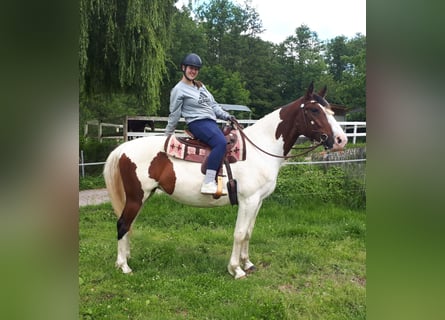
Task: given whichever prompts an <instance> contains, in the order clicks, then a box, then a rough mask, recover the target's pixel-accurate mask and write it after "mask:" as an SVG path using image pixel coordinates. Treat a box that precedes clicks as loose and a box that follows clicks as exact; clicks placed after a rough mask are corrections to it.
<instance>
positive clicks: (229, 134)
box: [164, 125, 246, 204]
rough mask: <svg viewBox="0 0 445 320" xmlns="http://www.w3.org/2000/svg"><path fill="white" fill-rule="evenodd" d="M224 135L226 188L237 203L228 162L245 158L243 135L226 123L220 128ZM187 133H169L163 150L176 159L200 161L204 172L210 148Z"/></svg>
mask: <svg viewBox="0 0 445 320" xmlns="http://www.w3.org/2000/svg"><path fill="white" fill-rule="evenodd" d="M222 131H223V133H224V136H225V137H226V141H227V148H226V154H225V155H224V158H223V163H224V165H225V167H226V171H227V175H228V179H229V181H228V183H227V189H228V192H229V198H230V202H231V203H232V204H237V203H238V200H237V196H236V180H234V179H233V177H232V170H231V169H230V164H231V163H235V162H237V161H244V160H246V149H245V141H244V136H242V135H241V133H240V132H239V130H237V129H235V128H233V127H232V126H231V125H226V126H224V128H222ZM186 133H187V134H188V135H189V136H187V137H182V136H181V137H178V136H175V135H170V136H169V137H167V139H166V140H165V144H164V151H165V153H166V154H167V155H169V156H172V157H174V158H176V159H181V160H185V161H191V162H197V163H201V173H202V174H205V171H206V168H207V160H208V156H209V154H210V151H211V148H210V146H209V145H207V144H206V143H203V142H202V141H200V140H198V139H196V138H194V137H193V135H192V134H191V133H190V132H188V131H186ZM218 176H222V164H221V167H220V169H219V170H218ZM214 197H215V198H219V196H218V195H214Z"/></svg>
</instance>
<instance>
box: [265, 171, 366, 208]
mask: <svg viewBox="0 0 445 320" xmlns="http://www.w3.org/2000/svg"><path fill="white" fill-rule="evenodd" d="M355 166H357V165H355ZM356 173H357V170H353V171H350V170H348V167H346V166H345V167H342V166H341V165H329V166H322V165H286V166H284V167H283V168H281V170H280V173H279V175H278V179H277V186H276V189H275V192H274V193H273V194H272V196H271V199H272V200H276V201H279V202H283V201H293V200H294V199H295V197H298V199H299V201H302V202H307V201H309V202H323V203H327V202H331V203H335V204H338V205H345V206H348V207H351V208H360V209H363V208H365V206H366V193H365V185H364V178H363V176H364V168H362V170H360V175H361V176H360V175H357V174H356Z"/></svg>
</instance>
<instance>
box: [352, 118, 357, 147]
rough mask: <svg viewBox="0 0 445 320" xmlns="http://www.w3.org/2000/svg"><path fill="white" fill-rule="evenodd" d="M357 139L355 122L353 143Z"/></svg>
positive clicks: (355, 124)
mask: <svg viewBox="0 0 445 320" xmlns="http://www.w3.org/2000/svg"><path fill="white" fill-rule="evenodd" d="M356 139H357V123H354V137H353V138H352V143H353V144H355V141H356Z"/></svg>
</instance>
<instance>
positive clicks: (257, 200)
mask: <svg viewBox="0 0 445 320" xmlns="http://www.w3.org/2000/svg"><path fill="white" fill-rule="evenodd" d="M313 91H314V86H313V84H312V83H311V85H310V87H309V89H308V90H307V92H306V94H305V95H304V96H303V97H301V98H299V99H298V100H296V101H293V102H291V103H289V104H287V105H286V106H283V107H281V108H279V109H277V110H275V111H273V112H272V113H270V114H268V115H266V116H264V117H263V118H261V119H259V120H258V121H257V122H256V123H255V124H254V125H252V126H249V127H247V128H246V129H244V133H245V135H246V137H248V140H249V141H250V142H248V143H246V152H247V157H246V160H245V161H238V162H236V163H233V164H232V165H231V169H232V173H233V177H234V178H235V179H236V180H237V189H238V194H237V198H238V204H239V205H238V216H237V220H236V225H235V231H234V242H233V249H232V255H231V257H230V261H229V264H228V271H229V273H230V274H231V275H232V276H234V277H235V279H239V278H243V277H245V276H246V272H249V271H252V270H254V269H255V267H254V264H253V263H252V262H251V261H250V259H249V240H250V237H251V235H252V231H253V227H254V225H255V219H256V217H257V214H258V211H259V210H260V207H261V204H262V202H263V200H264V199H265V198H266V197H267V196H269V195H270V194H271V193H272V192H273V190H274V189H275V185H276V181H277V176H278V171H279V169H280V167H281V165H282V163H283V161H284V156H286V155H287V154H288V153H289V152H290V150H291V149H292V147H293V145H294V144H295V142H296V140H297V138H298V137H299V136H300V135H304V136H306V137H307V138H309V139H311V140H313V141H316V142H320V143H322V144H323V145H324V147H325V148H326V149H333V148H334V149H335V148H343V147H344V145H345V144H346V142H347V137H346V135H345V133H344V132H343V130H342V129H341V127H340V126H339V124H338V123H337V121H336V120H335V119H334V116H333V112H332V111H331V110H330V108H329V104H328V102H327V101H326V100H325V99H324V96H325V94H326V87H325V88H324V89H323V90H322V91H320V93H319V94H315V93H314V92H313ZM166 138H167V137H166V136H152V137H144V138H139V139H135V140H131V141H128V142H125V143H123V144H121V145H119V146H118V147H117V148H116V149H115V150H113V151H112V152H111V153H110V155H109V156H108V159H107V161H106V164H105V167H104V177H105V182H106V185H107V189H108V192H109V195H110V198H111V203H112V205H113V208H114V211H115V213H116V215H117V216H118V217H119V220H118V222H117V234H118V235H117V238H118V250H117V261H116V266H117V267H118V268H121V269H122V271H123V272H124V273H129V272H131V269H130V267H129V266H128V264H127V258H129V257H130V241H129V230H130V228H131V226H132V223H133V221H134V219H135V218H136V216H137V215H138V213H139V211H140V210H141V207H142V205H143V204H144V203H145V201H146V200H147V199H148V198H150V196H151V195H153V194H154V192H155V191H156V190H157V189H161V190H162V191H164V192H165V193H166V194H168V195H169V196H170V197H171V198H173V199H174V200H176V201H178V202H181V203H184V204H188V205H191V206H197V207H215V206H224V205H228V204H230V201H229V197H228V196H222V197H220V198H218V199H215V198H214V197H213V196H212V195H205V194H201V193H200V187H201V183H202V181H203V178H204V176H203V175H202V173H201V165H200V164H199V163H194V162H189V161H184V160H179V159H175V158H173V157H170V156H168V155H167V154H166V153H165V152H164V143H165V141H166ZM251 142H253V143H254V144H255V146H254V145H253V144H252V143H251ZM264 151H266V153H265V152H264ZM272 155H276V156H272ZM224 179H227V178H224ZM224 183H226V181H224Z"/></svg>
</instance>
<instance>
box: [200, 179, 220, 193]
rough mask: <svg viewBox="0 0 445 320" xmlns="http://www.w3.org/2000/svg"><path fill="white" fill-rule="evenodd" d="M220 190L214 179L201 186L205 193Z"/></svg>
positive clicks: (202, 191)
mask: <svg viewBox="0 0 445 320" xmlns="http://www.w3.org/2000/svg"><path fill="white" fill-rule="evenodd" d="M217 190H218V186H217V185H216V182H214V181H212V182H209V183H203V184H202V186H201V193H204V194H215V193H216V191H217Z"/></svg>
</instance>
